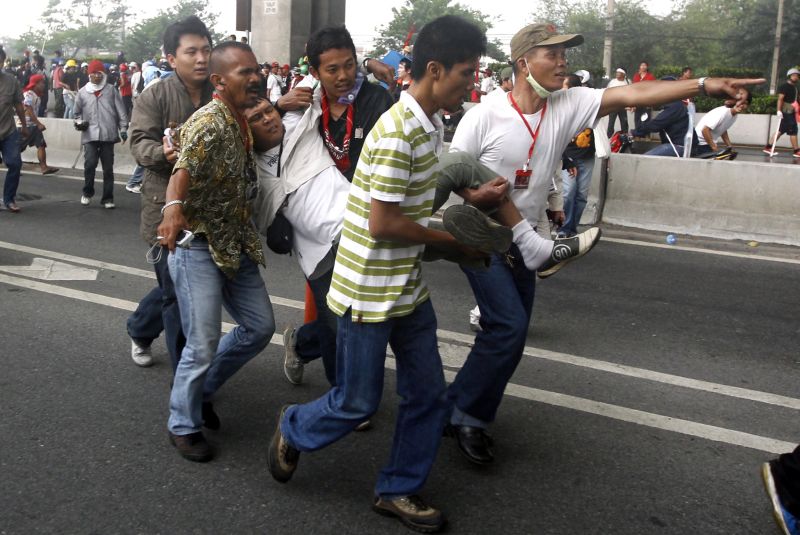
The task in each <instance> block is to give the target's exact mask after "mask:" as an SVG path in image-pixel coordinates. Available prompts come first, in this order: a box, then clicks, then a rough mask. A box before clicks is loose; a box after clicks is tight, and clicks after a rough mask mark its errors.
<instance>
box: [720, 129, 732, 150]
mask: <svg viewBox="0 0 800 535" xmlns="http://www.w3.org/2000/svg"><path fill="white" fill-rule="evenodd" d="M720 137H722V142H723V143H725V146H727V147H732V146H733V143H731V138H730V137H729V136H728V131H727V130H726V131H725V132H723V133H722V136H720Z"/></svg>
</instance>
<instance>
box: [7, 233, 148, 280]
mask: <svg viewBox="0 0 800 535" xmlns="http://www.w3.org/2000/svg"><path fill="white" fill-rule="evenodd" d="M0 248H2V249H10V250H12V251H19V252H20V253H28V254H32V255H36V256H43V257H45V258H55V259H56V260H63V261H64V262H72V263H73V264H83V265H84V266H91V267H95V268H99V269H107V270H109V271H116V272H118V273H125V274H127V275H134V276H136V277H144V278H146V279H153V280H155V278H156V274H155V273H153V270H152V269H151V270H149V271H148V270H145V269H138V268H132V267H128V266H123V265H120V264H111V263H109V262H101V261H100V260H93V259H91V258H84V257H82V256H73V255H70V254H64V253H57V252H55V251H48V250H46V249H37V248H36V247H28V246H27V245H20V244H18V243H9V242H5V241H0ZM142 260H144V250H142Z"/></svg>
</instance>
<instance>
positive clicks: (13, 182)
mask: <svg viewBox="0 0 800 535" xmlns="http://www.w3.org/2000/svg"><path fill="white" fill-rule="evenodd" d="M19 140H20V135H19V131H17V129H16V128H15V129H14V131H13V132H11V133H10V134H9V135H8V136H6V137H5V138H3V139H0V153H2V155H3V162H5V164H6V167H7V168H8V171H6V180H5V183H4V184H3V203H4V204H11V203H12V202H15V201H16V200H17V188H19V176H20V173H21V171H22V154H20V152H19Z"/></svg>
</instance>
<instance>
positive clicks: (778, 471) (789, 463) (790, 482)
mask: <svg viewBox="0 0 800 535" xmlns="http://www.w3.org/2000/svg"><path fill="white" fill-rule="evenodd" d="M772 473H773V475H774V479H775V488H776V489H777V491H778V496H780V498H781V503H782V504H783V506H784V507H785V508H786V509H787V510H788V511H789V512H790V513H792V514H793V515H794V516H796V517H800V446H797V447H796V448H795V449H794V451H793V452H792V453H784V454H782V455H780V456H779V457H778V460H777V461H775V463H773V465H772Z"/></svg>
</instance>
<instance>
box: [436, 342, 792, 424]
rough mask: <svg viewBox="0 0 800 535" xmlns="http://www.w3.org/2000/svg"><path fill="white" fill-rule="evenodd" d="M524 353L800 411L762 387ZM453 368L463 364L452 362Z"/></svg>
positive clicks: (531, 350)
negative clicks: (734, 384) (731, 384)
mask: <svg viewBox="0 0 800 535" xmlns="http://www.w3.org/2000/svg"><path fill="white" fill-rule="evenodd" d="M437 336H439V338H440V339H447V340H453V341H457V342H462V343H465V344H471V343H472V342H473V341H474V337H473V336H471V335H466V334H462V333H457V332H453V331H445V330H441V329H440V330H438V331H437ZM523 354H524V355H525V356H527V357H534V358H537V359H543V360H549V361H552V362H558V363H559V364H571V365H573V366H579V367H581V368H589V369H592V370H598V371H603V372H608V373H615V374H617V375H625V376H627V377H635V378H637V379H645V380H648V381H654V382H657V383H664V384H668V385H673V386H680V387H683V388H690V389H692V390H701V391H703V392H710V393H712V394H720V395H723V396H729V397H732V398H739V399H745V400H748V401H757V402H759V403H766V404H768V405H777V406H779V407H786V408H788V409H796V410H800V399H797V398H790V397H787V396H781V395H778V394H770V393H769V392H761V391H759V390H750V389H748V388H739V387H736V386H728V385H721V384H718V383H712V382H709V381H701V380H698V379H691V378H689V377H681V376H680V375H670V374H668V373H661V372H656V371H652V370H647V369H644V368H636V367H634V366H627V365H625V364H616V363H613V362H606V361H603V360H595V359H589V358H585V357H579V356H577V355H570V354H568V353H558V352H555V351H548V350H547V349H540V348H538V347H531V346H525V350H524V352H523ZM443 358H444V357H443ZM451 362H452V359H451ZM462 364H463V363H462ZM451 367H460V366H452V365H451Z"/></svg>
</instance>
